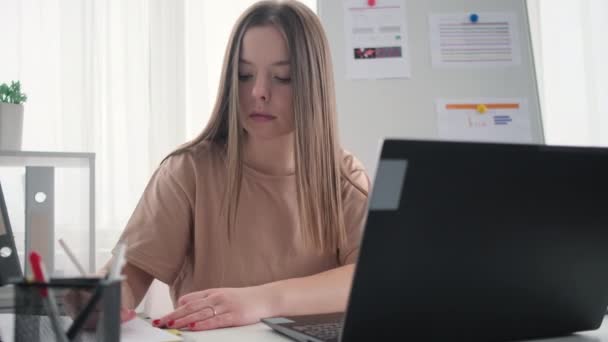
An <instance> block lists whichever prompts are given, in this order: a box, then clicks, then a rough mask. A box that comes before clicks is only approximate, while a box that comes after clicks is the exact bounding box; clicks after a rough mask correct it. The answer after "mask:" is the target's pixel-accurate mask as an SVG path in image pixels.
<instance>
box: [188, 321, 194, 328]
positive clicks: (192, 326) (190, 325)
mask: <svg viewBox="0 0 608 342" xmlns="http://www.w3.org/2000/svg"><path fill="white" fill-rule="evenodd" d="M195 325H196V323H194V322H192V323H190V324H188V328H190V329H192V328H194V326H195Z"/></svg>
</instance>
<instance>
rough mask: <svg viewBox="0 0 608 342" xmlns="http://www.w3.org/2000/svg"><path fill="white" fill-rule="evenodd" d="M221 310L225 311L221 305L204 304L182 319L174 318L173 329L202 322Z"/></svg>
mask: <svg viewBox="0 0 608 342" xmlns="http://www.w3.org/2000/svg"><path fill="white" fill-rule="evenodd" d="M222 312H225V311H224V310H222V307H221V306H211V305H208V306H204V307H202V308H201V309H200V310H198V311H197V312H194V313H192V314H190V315H188V316H186V317H184V318H182V319H179V320H176V321H175V324H174V327H175V329H180V328H185V327H190V326H191V325H194V324H196V323H198V322H202V321H205V320H207V319H210V318H213V317H216V316H217V315H220V314H221V313H222Z"/></svg>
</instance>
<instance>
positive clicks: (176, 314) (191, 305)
mask: <svg viewBox="0 0 608 342" xmlns="http://www.w3.org/2000/svg"><path fill="white" fill-rule="evenodd" d="M218 304H219V303H217V302H215V301H213V300H212V299H210V298H201V299H198V300H194V301H190V302H186V303H185V304H183V305H181V306H179V307H178V308H177V309H175V310H174V311H173V312H171V313H169V314H168V315H166V316H164V317H162V318H160V319H157V320H154V321H153V322H152V324H153V325H154V326H167V327H169V328H175V329H179V328H182V327H184V326H185V325H183V324H181V325H180V324H179V323H180V322H184V318H185V317H187V316H188V315H190V314H193V313H195V312H198V311H200V310H201V309H203V308H204V307H206V306H210V307H214V306H217V305H218Z"/></svg>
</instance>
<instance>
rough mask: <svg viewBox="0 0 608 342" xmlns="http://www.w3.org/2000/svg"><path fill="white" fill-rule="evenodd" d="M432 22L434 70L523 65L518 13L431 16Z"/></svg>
mask: <svg viewBox="0 0 608 342" xmlns="http://www.w3.org/2000/svg"><path fill="white" fill-rule="evenodd" d="M472 20H476V22H473V21H472ZM429 23H430V25H431V27H430V33H431V37H430V39H431V55H432V60H433V67H451V68H480V67H481V68H483V67H508V66H514V65H519V64H521V47H520V41H519V26H518V24H517V15H516V14H515V13H510V12H507V13H497V12H485V13H453V14H431V15H430V18H429Z"/></svg>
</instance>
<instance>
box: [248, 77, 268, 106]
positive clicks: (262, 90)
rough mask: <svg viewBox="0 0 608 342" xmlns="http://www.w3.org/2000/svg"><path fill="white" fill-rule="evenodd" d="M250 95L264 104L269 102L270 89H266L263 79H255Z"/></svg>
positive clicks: (266, 83)
mask: <svg viewBox="0 0 608 342" xmlns="http://www.w3.org/2000/svg"><path fill="white" fill-rule="evenodd" d="M251 94H252V95H253V97H255V98H256V99H259V100H262V101H264V102H266V101H268V100H270V89H269V87H268V82H267V81H266V80H265V79H264V78H263V77H258V78H256V80H255V84H254V85H253V90H252V91H251Z"/></svg>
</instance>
